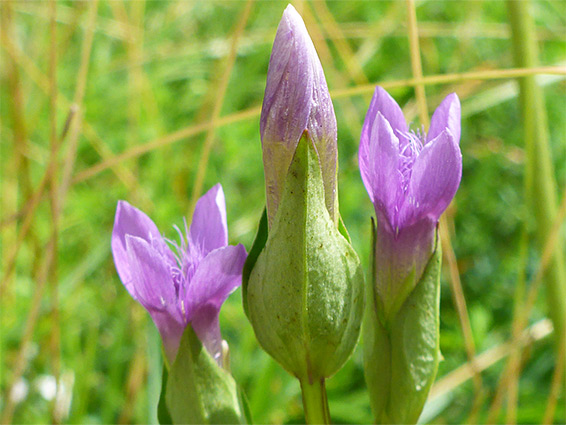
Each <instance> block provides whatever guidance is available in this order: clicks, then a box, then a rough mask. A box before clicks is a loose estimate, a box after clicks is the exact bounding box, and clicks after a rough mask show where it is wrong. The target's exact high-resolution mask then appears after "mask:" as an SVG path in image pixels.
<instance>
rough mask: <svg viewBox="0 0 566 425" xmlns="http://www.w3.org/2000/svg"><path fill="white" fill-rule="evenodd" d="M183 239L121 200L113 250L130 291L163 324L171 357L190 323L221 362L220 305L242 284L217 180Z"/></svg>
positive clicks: (240, 258)
mask: <svg viewBox="0 0 566 425" xmlns="http://www.w3.org/2000/svg"><path fill="white" fill-rule="evenodd" d="M177 231H178V233H179V236H180V239H181V240H180V243H179V244H177V243H175V242H172V241H169V240H166V239H164V238H163V237H162V236H161V234H160V233H159V230H158V229H157V227H156V225H155V224H154V223H153V221H152V220H151V219H150V218H149V217H148V216H147V215H146V214H144V213H143V212H142V211H140V210H138V209H137V208H135V207H133V206H131V205H130V204H129V203H127V202H126V201H119V202H118V207H117V209H116V217H115V220H114V229H113V231H112V254H113V256H114V263H115V265H116V270H117V271H118V275H119V276H120V279H121V280H122V283H123V284H124V286H125V287H126V289H127V291H128V292H129V293H130V295H131V296H132V297H133V298H134V299H135V300H137V301H138V302H139V303H140V304H141V305H143V306H144V308H145V309H146V310H147V311H148V312H149V314H150V315H151V318H152V319H153V321H154V323H155V325H156V326H157V328H158V329H159V332H160V334H161V338H162V340H163V344H164V347H165V352H166V355H167V357H168V360H169V362H171V363H172V362H173V361H174V360H175V357H176V354H177V350H178V348H179V343H180V340H181V336H182V334H183V331H184V329H185V327H186V326H187V325H188V324H189V323H191V325H192V327H193V329H194V330H195V332H196V334H197V335H198V337H199V339H200V340H201V341H202V343H203V345H204V346H205V347H206V349H207V350H208V352H209V353H210V355H211V356H212V357H213V358H214V359H215V360H216V361H217V362H218V364H221V362H222V358H221V357H222V356H221V351H222V339H221V336H220V327H219V324H218V314H219V311H220V307H221V306H222V304H223V303H224V301H225V300H226V298H227V297H228V295H230V294H231V293H232V292H233V291H234V290H235V289H236V288H237V287H238V286H240V284H241V273H242V267H243V265H244V262H245V259H246V250H245V249H244V247H243V245H237V246H229V245H228V228H227V224H226V206H225V200H224V192H223V191H222V186H220V184H217V185H216V186H214V187H213V188H212V189H210V190H209V191H208V192H207V193H206V194H205V195H203V196H202V197H201V198H200V199H199V201H198V202H197V205H196V207H195V212H194V214H193V219H192V222H191V226H190V228H189V229H188V230H187V228H186V224H185V235H183V234H182V233H181V231H180V230H179V229H178V228H177Z"/></svg>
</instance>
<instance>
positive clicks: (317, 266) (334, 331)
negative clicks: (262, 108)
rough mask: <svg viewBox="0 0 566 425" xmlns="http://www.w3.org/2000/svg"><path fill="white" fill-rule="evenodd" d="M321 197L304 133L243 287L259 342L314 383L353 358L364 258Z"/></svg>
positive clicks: (314, 157)
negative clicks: (361, 264) (270, 223)
mask: <svg viewBox="0 0 566 425" xmlns="http://www.w3.org/2000/svg"><path fill="white" fill-rule="evenodd" d="M324 196H325V195H324V188H323V182H322V174H321V171H320V164H319V160H318V155H317V152H316V150H315V148H314V146H313V143H312V141H311V140H310V138H309V137H308V134H307V133H306V132H305V133H304V134H303V137H302V138H301V140H300V142H299V144H298V146H297V150H296V152H295V155H294V157H293V161H292V163H291V165H290V167H289V171H288V173H287V177H286V181H285V188H284V191H283V195H282V198H281V202H280V204H279V208H278V210H277V213H276V215H275V217H274V220H273V225H272V226H271V228H270V229H269V234H268V235H267V232H266V229H265V227H266V226H265V225H264V226H263V227H262V226H260V230H259V232H258V237H257V238H256V243H254V248H252V252H254V249H256V245H257V246H261V245H263V244H262V243H261V240H262V239H264V238H265V236H266V239H264V240H265V246H263V249H262V250H261V253H260V254H259V256H257V259H255V258H252V259H250V260H249V261H248V263H247V264H246V268H247V269H248V270H250V269H251V271H250V273H249V280H248V279H247V276H246V272H245V273H244V279H243V285H242V286H243V294H244V306H245V307H246V311H247V314H248V317H249V319H250V321H251V323H252V326H253V328H254V331H255V334H256V337H257V339H258V341H259V342H260V344H261V346H262V347H263V348H264V349H265V350H266V351H267V352H268V353H269V354H270V355H271V356H272V357H274V358H275V359H276V360H277V361H278V362H279V363H281V365H283V367H284V368H285V369H287V371H289V372H290V373H291V374H293V375H295V376H296V377H298V378H299V379H301V380H306V381H308V382H311V383H312V382H315V381H316V380H319V379H322V378H326V377H329V376H331V375H333V374H334V373H335V372H336V371H338V369H339V368H340V367H341V366H342V365H343V364H344V362H345V361H346V360H347V359H348V357H349V356H350V354H351V353H352V351H353V349H354V347H355V345H356V342H357V340H358V336H359V331H360V325H361V317H362V313H363V274H362V270H361V267H360V261H359V259H358V256H357V254H356V253H355V251H354V250H353V248H352V246H351V245H350V243H349V242H348V240H347V239H346V238H345V237H344V236H343V234H342V233H344V234H345V235H346V236H347V233H346V232H345V229H344V227H343V225H341V224H340V223H339V222H335V221H334V220H333V219H332V218H331V217H330V214H329V213H328V210H327V208H326V205H325V198H324ZM339 228H340V229H341V230H342V232H341V231H340V230H339ZM262 234H263V235H264V236H261V235H262ZM258 241H259V242H258Z"/></svg>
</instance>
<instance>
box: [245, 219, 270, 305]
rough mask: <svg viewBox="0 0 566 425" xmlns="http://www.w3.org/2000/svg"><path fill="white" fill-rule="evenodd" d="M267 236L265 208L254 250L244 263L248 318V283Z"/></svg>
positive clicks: (251, 250)
mask: <svg viewBox="0 0 566 425" xmlns="http://www.w3.org/2000/svg"><path fill="white" fill-rule="evenodd" d="M267 236H268V228H267V209H266V208H264V209H263V213H262V214H261V218H260V220H259V226H258V228H257V234H256V236H255V239H254V243H253V244H252V249H250V253H249V254H248V257H247V258H246V262H245V263H244V270H243V271H242V300H243V303H244V312H245V313H246V316H248V282H249V280H250V274H251V272H252V269H253V268H254V266H255V263H256V261H257V258H258V257H259V254H261V251H262V250H263V247H264V246H265V242H266V241H267Z"/></svg>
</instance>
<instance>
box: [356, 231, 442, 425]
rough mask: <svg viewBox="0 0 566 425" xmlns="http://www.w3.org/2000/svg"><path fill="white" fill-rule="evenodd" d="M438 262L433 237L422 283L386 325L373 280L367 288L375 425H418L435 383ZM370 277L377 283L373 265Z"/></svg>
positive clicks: (366, 335)
mask: <svg viewBox="0 0 566 425" xmlns="http://www.w3.org/2000/svg"><path fill="white" fill-rule="evenodd" d="M374 234H375V228H374ZM373 246H374V247H375V243H374V244H373ZM441 257H442V253H441V249H440V244H439V243H438V236H436V247H435V250H434V252H433V254H432V256H431V258H430V260H429V262H428V264H427V266H426V268H425V270H424V272H423V274H422V277H421V279H420V280H419V282H418V283H417V285H416V286H415V288H414V289H413V291H412V292H411V293H410V294H409V295H408V297H407V298H406V300H405V302H404V303H403V305H402V306H401V307H400V309H399V311H398V312H397V314H396V315H395V316H394V317H392V318H390V319H388V320H387V321H386V320H384V317H385V315H384V312H383V306H382V304H381V301H380V300H379V297H377V296H376V294H375V289H374V288H375V283H373V282H375V279H374V280H373V282H372V284H371V285H368V286H367V291H366V296H367V305H366V309H365V316H364V327H363V339H364V373H365V377H366V382H367V385H368V390H369V394H370V404H371V407H372V411H373V414H374V417H375V420H376V423H407V424H409V423H413V424H414V423H416V422H417V420H418V418H419V416H420V414H421V412H422V409H423V406H424V404H425V401H426V399H427V396H428V393H429V390H430V387H431V385H432V383H433V382H434V378H435V376H436V372H437V369H438V362H439V360H440V347H439V309H440V269H441ZM372 258H375V255H373V256H372ZM372 272H373V274H374V277H375V265H372Z"/></svg>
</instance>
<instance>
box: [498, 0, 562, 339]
mask: <svg viewBox="0 0 566 425" xmlns="http://www.w3.org/2000/svg"><path fill="white" fill-rule="evenodd" d="M530 7H531V3H530V1H528V0H523V1H514V0H508V1H507V8H508V11H509V22H510V24H511V32H512V36H513V50H514V52H513V53H514V57H515V65H516V66H518V67H523V68H531V67H536V66H537V62H538V49H537V40H536V34H535V29H534V23H533V19H532V14H531V13H529V12H530ZM519 88H520V92H519V101H520V107H521V114H522V120H523V128H524V137H525V149H526V153H527V158H526V162H525V167H526V170H525V191H526V196H527V202H528V204H529V207H530V210H531V211H532V213H533V214H534V218H535V219H536V220H535V228H534V229H533V230H534V232H535V235H536V239H537V244H538V246H539V248H540V249H541V250H542V249H543V246H544V245H545V243H546V240H547V239H548V237H549V236H550V233H551V228H552V224H553V223H554V220H555V217H556V214H557V205H558V202H557V196H556V193H557V191H556V188H557V185H556V180H555V177H554V175H555V174H554V168H553V165H552V159H551V158H552V156H551V151H550V145H549V141H548V124H547V116H546V110H545V107H544V98H543V93H542V91H541V89H540V87H539V86H538V85H537V83H536V80H535V77H534V76H527V77H523V78H521V79H519ZM565 264H566V262H565V261H564V245H563V243H562V242H561V241H559V242H558V244H557V245H556V248H555V250H554V255H553V258H552V261H551V262H550V263H549V265H548V268H547V270H546V273H545V275H544V282H545V285H546V292H547V293H546V295H547V296H546V299H547V303H548V309H549V315H550V318H551V319H552V321H553V324H554V330H555V335H556V337H557V342H558V344H557V347H558V346H560V344H561V343H562V342H561V340H563V339H564V338H565V336H564V335H566V267H565Z"/></svg>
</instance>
